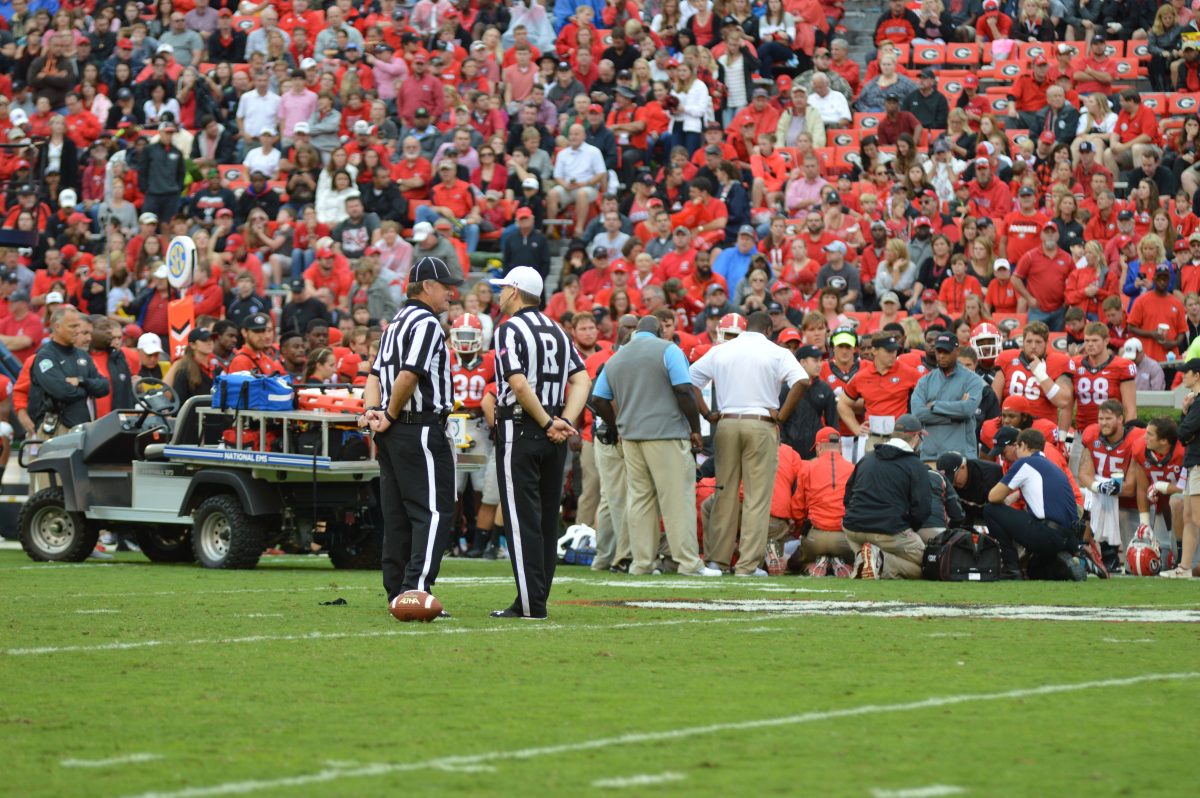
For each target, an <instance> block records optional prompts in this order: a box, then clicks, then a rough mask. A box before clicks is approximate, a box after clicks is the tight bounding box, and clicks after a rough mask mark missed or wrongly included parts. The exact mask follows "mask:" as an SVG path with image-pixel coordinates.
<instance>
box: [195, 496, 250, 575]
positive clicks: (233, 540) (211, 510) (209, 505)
mask: <svg viewBox="0 0 1200 798" xmlns="http://www.w3.org/2000/svg"><path fill="white" fill-rule="evenodd" d="M265 539H266V536H265V535H264V534H263V527H262V524H261V522H260V520H259V519H258V518H255V517H254V516H251V515H247V514H246V512H245V511H244V510H242V505H241V503H240V502H238V500H237V499H236V498H234V497H233V496H232V495H230V494H228V493H221V494H218V495H216V496H209V497H208V498H207V499H205V500H204V501H202V502H200V506H199V507H197V508H196V517H195V521H194V522H193V523H192V551H193V552H194V553H195V555H196V559H197V560H199V561H200V564H201V565H203V566H204V567H205V568H253V567H254V566H255V565H257V564H258V558H259V557H261V556H262V552H263V546H264V545H265V543H264V541H265Z"/></svg>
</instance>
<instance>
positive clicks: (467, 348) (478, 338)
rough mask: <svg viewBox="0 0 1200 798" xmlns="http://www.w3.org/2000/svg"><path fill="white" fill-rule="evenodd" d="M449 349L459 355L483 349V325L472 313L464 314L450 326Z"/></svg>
mask: <svg viewBox="0 0 1200 798" xmlns="http://www.w3.org/2000/svg"><path fill="white" fill-rule="evenodd" d="M449 339H450V348H451V349H453V350H454V351H455V352H457V353H458V354H460V355H471V354H475V353H476V352H479V351H480V350H482V349H483V323H482V322H480V321H479V317H478V316H476V315H475V314H473V313H464V314H463V315H462V316H459V317H458V318H457V319H455V321H454V323H453V324H451V325H450V335H449Z"/></svg>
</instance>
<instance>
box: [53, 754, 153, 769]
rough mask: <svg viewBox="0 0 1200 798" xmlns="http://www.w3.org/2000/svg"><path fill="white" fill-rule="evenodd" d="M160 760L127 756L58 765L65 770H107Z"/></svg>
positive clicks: (73, 760) (138, 755)
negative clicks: (117, 766) (108, 768)
mask: <svg viewBox="0 0 1200 798" xmlns="http://www.w3.org/2000/svg"><path fill="white" fill-rule="evenodd" d="M159 759H162V754H129V755H127V756H114V757H110V758H108V759H64V760H63V761H61V762H59V763H58V764H59V765H61V766H62V767H65V768H107V767H112V766H113V765H135V764H137V763H139V762H154V761H157V760H159Z"/></svg>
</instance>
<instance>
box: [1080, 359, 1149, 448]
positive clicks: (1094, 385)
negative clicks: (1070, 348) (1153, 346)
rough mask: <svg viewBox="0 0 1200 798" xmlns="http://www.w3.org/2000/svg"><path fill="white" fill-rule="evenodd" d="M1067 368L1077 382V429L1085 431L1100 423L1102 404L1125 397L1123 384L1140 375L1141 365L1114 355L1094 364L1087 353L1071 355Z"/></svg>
mask: <svg viewBox="0 0 1200 798" xmlns="http://www.w3.org/2000/svg"><path fill="white" fill-rule="evenodd" d="M1067 371H1068V373H1069V374H1070V375H1071V379H1072V380H1074V382H1075V408H1076V410H1075V429H1077V430H1085V429H1087V428H1088V427H1089V426H1091V425H1092V424H1095V423H1096V420H1097V416H1098V415H1099V414H1100V405H1102V404H1104V403H1105V402H1106V401H1108V400H1109V399H1116V400H1118V401H1120V399H1121V383H1123V382H1125V381H1126V380H1132V379H1136V378H1137V366H1135V365H1134V364H1133V362H1132V361H1129V360H1126V359H1125V358H1123V357H1117V356H1116V355H1112V356H1110V357H1109V358H1108V360H1107V361H1105V362H1104V363H1103V364H1101V365H1100V366H1093V365H1092V364H1090V363H1089V362H1088V359H1087V358H1086V357H1085V356H1083V355H1078V356H1076V357H1073V358H1071V360H1070V363H1069V365H1068V366H1067Z"/></svg>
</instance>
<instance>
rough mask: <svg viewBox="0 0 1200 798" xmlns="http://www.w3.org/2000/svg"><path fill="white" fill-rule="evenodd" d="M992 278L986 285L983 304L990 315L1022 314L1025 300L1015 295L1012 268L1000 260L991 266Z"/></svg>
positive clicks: (1003, 260)
mask: <svg viewBox="0 0 1200 798" xmlns="http://www.w3.org/2000/svg"><path fill="white" fill-rule="evenodd" d="M992 274H993V278H992V281H991V282H990V283H988V288H987V296H985V297H984V302H985V304H986V305H987V306H988V309H989V310H990V311H991V312H992V313H1024V312H1025V299H1024V297H1022V296H1021V295H1020V294H1018V293H1017V289H1016V286H1014V285H1013V281H1012V266H1010V265H1009V263H1008V261H1007V260H1005V259H1003V258H1000V259H999V260H997V261H996V263H995V265H994V266H992Z"/></svg>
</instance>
